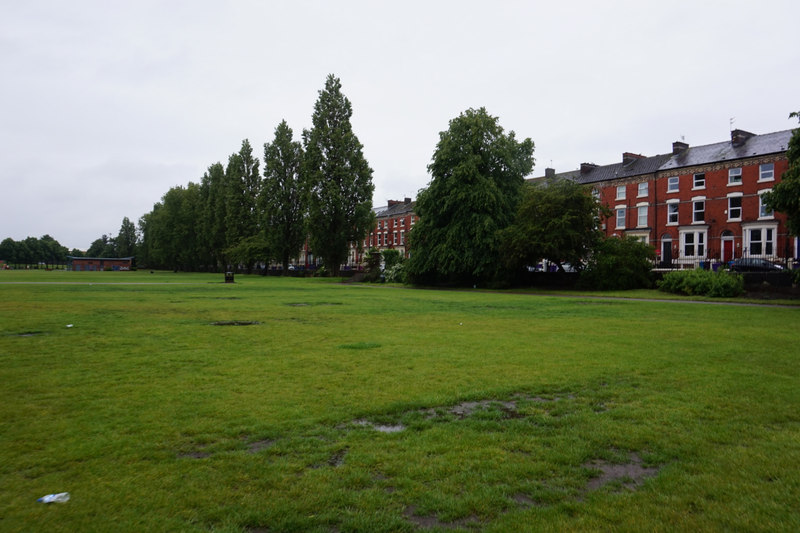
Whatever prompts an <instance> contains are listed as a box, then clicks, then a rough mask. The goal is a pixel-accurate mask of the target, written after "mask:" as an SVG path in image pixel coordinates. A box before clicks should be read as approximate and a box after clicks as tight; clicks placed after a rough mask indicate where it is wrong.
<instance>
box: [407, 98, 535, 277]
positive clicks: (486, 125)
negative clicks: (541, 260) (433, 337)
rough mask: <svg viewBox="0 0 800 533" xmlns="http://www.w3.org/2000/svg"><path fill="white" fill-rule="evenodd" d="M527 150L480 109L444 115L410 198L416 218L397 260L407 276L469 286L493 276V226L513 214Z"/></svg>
mask: <svg viewBox="0 0 800 533" xmlns="http://www.w3.org/2000/svg"><path fill="white" fill-rule="evenodd" d="M533 149H534V146H533V141H531V140H530V139H525V140H524V141H522V142H518V141H517V139H516V136H515V134H514V132H513V131H511V132H509V133H505V132H504V131H503V128H502V127H501V126H500V124H499V122H498V119H497V118H496V117H493V116H491V115H489V114H488V113H487V112H486V110H485V109H484V108H480V109H477V110H476V109H469V110H467V111H465V112H463V113H461V114H460V115H459V116H458V117H457V118H455V119H453V120H451V121H450V127H449V129H448V130H447V131H443V132H441V133H440V134H439V143H438V144H437V145H436V151H435V152H434V154H433V161H432V162H431V164H430V165H429V166H428V171H429V172H430V174H431V181H430V183H429V184H428V187H427V188H426V189H423V190H422V191H420V193H419V195H418V197H417V203H416V210H417V214H418V215H419V217H420V218H419V222H418V223H417V224H416V225H415V226H414V229H413V230H412V231H411V233H410V236H409V248H410V252H411V257H410V258H409V260H408V261H407V262H406V264H405V268H406V272H407V274H408V276H409V280H410V281H411V282H412V283H424V284H438V283H445V284H457V285H472V284H477V283H483V282H485V281H488V280H490V279H492V278H494V277H495V275H496V274H497V271H498V265H499V263H500V240H499V231H500V230H502V229H505V228H506V227H508V226H509V225H510V224H511V223H512V222H513V220H514V214H515V213H516V207H517V202H518V201H519V195H520V188H521V187H522V184H523V182H524V177H525V175H527V174H529V173H530V172H531V170H532V169H533V163H534V159H533Z"/></svg>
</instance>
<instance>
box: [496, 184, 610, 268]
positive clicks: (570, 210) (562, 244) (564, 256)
mask: <svg viewBox="0 0 800 533" xmlns="http://www.w3.org/2000/svg"><path fill="white" fill-rule="evenodd" d="M607 214H608V213H607V212H606V211H605V210H604V209H603V208H601V206H600V202H599V201H597V200H596V199H595V198H594V197H593V196H592V195H591V194H590V193H589V192H588V191H587V190H586V189H585V188H584V187H583V186H582V185H580V184H578V183H576V182H574V181H571V180H549V181H546V182H542V183H537V184H535V185H527V186H525V187H524V188H523V195H522V200H521V201H520V203H519V206H518V208H517V214H516V218H515V220H514V224H512V225H511V226H509V227H508V228H506V229H505V230H503V232H502V234H501V246H502V250H503V254H502V255H503V260H504V263H505V264H506V265H507V266H508V268H509V269H510V270H511V271H514V270H519V269H521V268H522V267H524V266H526V265H535V264H536V263H538V262H539V261H541V260H543V259H546V260H548V261H550V262H552V263H555V264H556V265H558V266H559V269H561V270H563V267H562V266H561V265H562V263H570V264H572V265H573V266H575V267H577V268H580V267H581V266H582V265H583V264H584V263H585V261H586V260H587V258H588V257H589V253H590V252H591V251H592V250H593V249H594V248H595V246H597V244H598V243H599V242H600V240H601V239H602V236H603V233H602V231H601V230H600V229H599V228H600V217H601V216H602V215H607Z"/></svg>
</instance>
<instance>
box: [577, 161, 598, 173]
mask: <svg viewBox="0 0 800 533" xmlns="http://www.w3.org/2000/svg"><path fill="white" fill-rule="evenodd" d="M596 168H597V165H595V164H594V163H581V176H583V175H584V174H588V173H589V172H591V171H592V170H594V169H596Z"/></svg>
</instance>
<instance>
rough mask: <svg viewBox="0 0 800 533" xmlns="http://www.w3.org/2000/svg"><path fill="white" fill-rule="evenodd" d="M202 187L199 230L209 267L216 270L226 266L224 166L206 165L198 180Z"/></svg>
mask: <svg viewBox="0 0 800 533" xmlns="http://www.w3.org/2000/svg"><path fill="white" fill-rule="evenodd" d="M200 185H201V187H202V189H203V194H202V197H203V203H204V205H203V213H202V219H201V232H202V242H203V248H204V250H205V253H206V255H207V257H209V259H208V261H209V262H210V263H211V265H210V266H211V268H212V269H214V270H217V269H219V268H224V267H225V266H227V265H226V264H227V261H226V260H225V253H224V251H225V248H226V244H227V243H226V240H225V220H226V213H227V189H226V185H225V168H224V167H223V166H222V163H219V162H217V163H214V164H213V165H211V166H209V167H208V170H207V171H206V173H205V174H204V175H203V179H202V181H201V182H200Z"/></svg>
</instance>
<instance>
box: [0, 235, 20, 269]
mask: <svg viewBox="0 0 800 533" xmlns="http://www.w3.org/2000/svg"><path fill="white" fill-rule="evenodd" d="M0 259H2V260H3V261H5V262H6V264H7V265H19V244H17V241H15V240H14V239H12V238H11V237H8V238H5V239H3V242H0Z"/></svg>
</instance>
